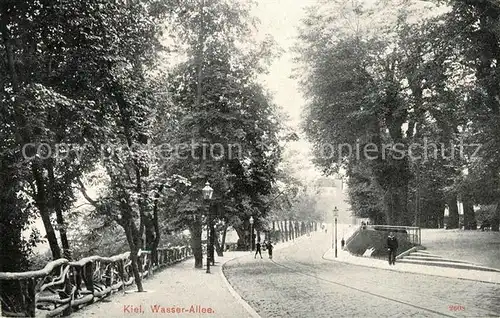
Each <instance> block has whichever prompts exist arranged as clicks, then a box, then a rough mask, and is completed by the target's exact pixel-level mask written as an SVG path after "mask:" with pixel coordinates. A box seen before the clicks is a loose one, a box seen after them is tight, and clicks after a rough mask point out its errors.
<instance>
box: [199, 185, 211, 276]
mask: <svg viewBox="0 0 500 318" xmlns="http://www.w3.org/2000/svg"><path fill="white" fill-rule="evenodd" d="M201 192H202V193H203V199H205V202H206V203H207V204H208V215H207V216H208V218H207V219H208V220H207V225H208V226H207V273H210V252H211V251H212V250H213V246H212V239H211V237H210V232H211V228H212V213H210V212H211V211H210V202H209V201H210V200H211V199H212V194H213V193H214V189H212V187H211V186H210V182H208V181H207V183H205V187H204V188H203V189H201Z"/></svg>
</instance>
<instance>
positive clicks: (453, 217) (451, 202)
mask: <svg viewBox="0 0 500 318" xmlns="http://www.w3.org/2000/svg"><path fill="white" fill-rule="evenodd" d="M447 203H448V223H447V226H446V228H447V229H456V228H458V221H459V216H458V205H457V196H456V195H451V196H450V197H449V198H448V200H447Z"/></svg>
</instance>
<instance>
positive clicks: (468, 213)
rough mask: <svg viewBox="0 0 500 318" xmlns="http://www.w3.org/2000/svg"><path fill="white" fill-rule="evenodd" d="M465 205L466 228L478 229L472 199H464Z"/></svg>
mask: <svg viewBox="0 0 500 318" xmlns="http://www.w3.org/2000/svg"><path fill="white" fill-rule="evenodd" d="M463 206H464V229H465V230H476V229H477V223H476V216H475V214H474V206H473V205H472V202H471V201H470V200H464V201H463Z"/></svg>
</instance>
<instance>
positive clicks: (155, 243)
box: [151, 186, 163, 264]
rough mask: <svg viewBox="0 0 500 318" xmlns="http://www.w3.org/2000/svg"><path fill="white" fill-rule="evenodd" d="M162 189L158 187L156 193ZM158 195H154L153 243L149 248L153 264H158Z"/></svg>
mask: <svg viewBox="0 0 500 318" xmlns="http://www.w3.org/2000/svg"><path fill="white" fill-rule="evenodd" d="M162 189H163V186H161V187H160V189H159V190H158V192H161V191H162ZM159 197H160V195H159V193H157V194H156V198H155V203H154V206H153V227H154V230H155V236H154V241H153V244H152V248H151V258H152V259H153V262H154V263H155V264H158V246H159V245H160V235H161V233H160V222H159V217H158V199H159Z"/></svg>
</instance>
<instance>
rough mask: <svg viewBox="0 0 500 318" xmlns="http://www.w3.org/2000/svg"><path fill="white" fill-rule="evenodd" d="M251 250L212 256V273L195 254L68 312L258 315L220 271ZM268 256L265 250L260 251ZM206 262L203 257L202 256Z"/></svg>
mask: <svg viewBox="0 0 500 318" xmlns="http://www.w3.org/2000/svg"><path fill="white" fill-rule="evenodd" d="M304 239H307V236H303V237H300V238H298V239H295V240H290V241H288V242H285V243H279V244H276V246H275V249H274V250H281V249H283V248H286V247H290V246H292V245H294V244H297V243H299V242H300V241H302V240H304ZM251 253H252V252H225V253H224V257H217V256H216V258H215V260H216V263H215V266H211V273H210V274H207V273H206V267H204V268H203V269H195V268H194V258H191V259H188V260H186V261H184V262H181V263H179V264H176V265H173V266H171V267H167V268H165V269H163V270H162V271H160V272H156V273H155V274H154V276H153V277H152V278H150V279H145V280H144V281H143V285H144V289H145V290H146V291H145V292H144V293H138V292H136V291H135V287H129V289H128V290H127V291H126V292H125V295H124V294H123V293H120V292H118V293H116V294H114V295H112V296H111V297H109V298H107V299H105V300H104V301H102V302H97V303H95V304H93V305H90V306H87V307H85V308H83V309H81V310H80V311H78V312H75V313H74V314H72V315H71V317H74V318H87V317H141V316H142V317H154V316H157V315H158V316H161V315H165V314H168V315H169V316H189V317H253V318H255V317H259V315H257V313H256V312H255V311H254V310H253V309H252V308H251V307H250V306H249V305H248V304H247V303H246V302H245V301H244V300H242V299H241V297H240V296H239V295H238V294H237V293H236V292H235V291H234V289H233V288H232V287H231V285H230V284H229V283H228V281H227V280H226V278H225V276H224V274H223V273H222V266H223V265H224V263H226V262H228V261H230V260H233V259H236V258H239V257H243V256H248V255H251ZM262 254H263V255H262V256H263V257H264V258H266V259H267V258H268V256H267V252H266V251H263V253H262ZM203 261H204V262H205V259H204V260H203Z"/></svg>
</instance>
